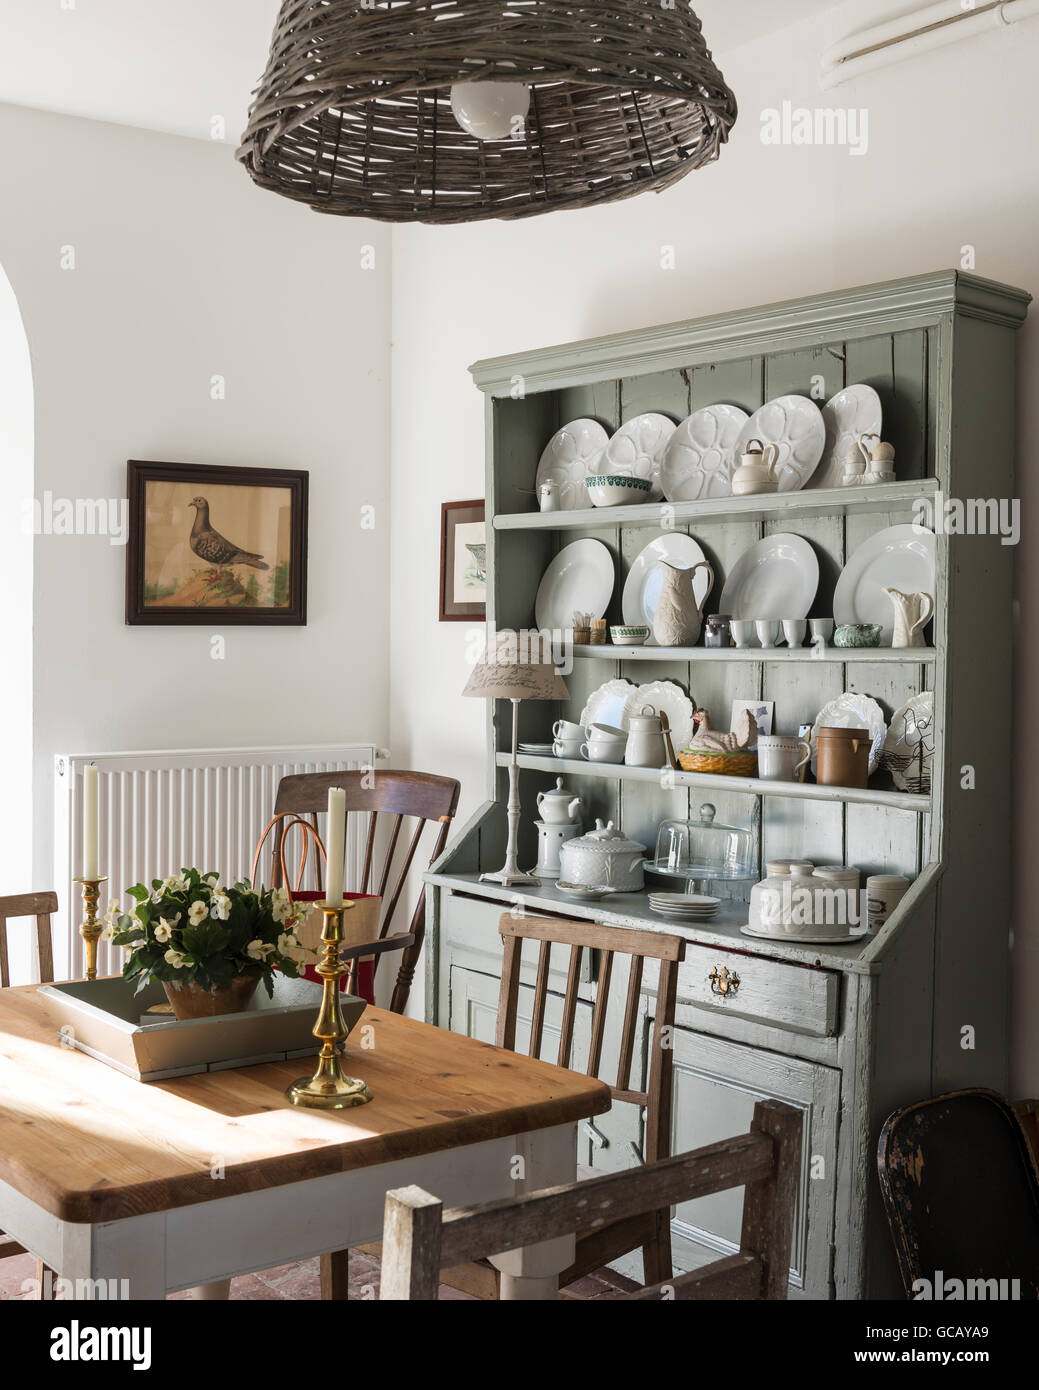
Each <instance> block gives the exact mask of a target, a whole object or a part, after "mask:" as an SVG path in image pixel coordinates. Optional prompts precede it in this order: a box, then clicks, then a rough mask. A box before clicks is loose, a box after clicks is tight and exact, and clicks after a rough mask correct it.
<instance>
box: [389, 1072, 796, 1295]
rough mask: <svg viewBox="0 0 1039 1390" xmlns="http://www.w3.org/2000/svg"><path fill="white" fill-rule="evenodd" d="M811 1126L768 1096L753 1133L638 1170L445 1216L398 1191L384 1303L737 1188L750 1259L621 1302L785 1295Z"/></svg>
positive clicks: (414, 1194)
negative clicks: (468, 1270)
mask: <svg viewBox="0 0 1039 1390" xmlns="http://www.w3.org/2000/svg"><path fill="white" fill-rule="evenodd" d="M802 1128H803V1119H802V1116H801V1114H800V1113H799V1112H798V1111H797V1110H795V1109H794V1108H793V1107H792V1106H789V1105H784V1104H783V1103H782V1102H780V1101H776V1100H765V1101H759V1102H758V1103H757V1104H756V1105H755V1107H754V1119H753V1122H752V1124H751V1129H750V1132H749V1133H748V1134H741V1135H738V1136H737V1137H736V1138H733V1139H725V1140H723V1141H722V1142H721V1143H718V1144H709V1145H707V1146H706V1147H705V1148H702V1149H697V1150H695V1151H694V1152H693V1153H687V1154H679V1155H678V1156H677V1157H674V1158H668V1159H663V1160H661V1161H660V1162H658V1163H652V1164H648V1165H647V1166H646V1167H643V1168H636V1169H635V1170H634V1171H632V1172H629V1173H610V1174H607V1175H606V1176H604V1177H597V1178H590V1179H588V1180H586V1181H584V1182H576V1183H568V1184H567V1185H566V1186H563V1187H553V1188H549V1189H547V1190H545V1191H543V1192H532V1193H529V1194H528V1195H526V1196H523V1197H519V1198H517V1199H515V1200H506V1201H501V1202H486V1203H484V1204H482V1205H481V1206H474V1207H462V1208H458V1209H456V1210H453V1211H446V1212H445V1211H444V1210H443V1206H442V1204H441V1203H440V1202H439V1201H438V1200H437V1199H436V1198H435V1197H431V1196H430V1195H429V1194H428V1193H427V1192H424V1191H423V1190H422V1189H421V1188H419V1187H406V1188H402V1189H400V1190H398V1191H394V1192H388V1193H387V1194H386V1208H385V1218H384V1224H383V1258H382V1288H381V1292H380V1298H381V1299H386V1300H424V1301H430V1300H435V1299H436V1296H437V1289H438V1286H439V1283H440V1271H441V1269H449V1268H451V1267H453V1266H456V1265H460V1264H463V1263H465V1262H466V1261H470V1260H475V1259H479V1258H484V1257H487V1256H493V1255H497V1254H501V1253H502V1252H504V1251H507V1250H515V1249H518V1248H519V1247H521V1246H528V1245H536V1244H540V1243H541V1242H543V1241H549V1240H554V1239H557V1238H559V1237H561V1236H567V1235H571V1234H573V1233H574V1232H576V1231H577V1230H578V1229H581V1228H586V1227H588V1225H589V1222H590V1221H591V1222H592V1224H593V1226H599V1225H609V1224H616V1223H618V1222H623V1221H627V1220H630V1219H631V1218H633V1217H638V1216H640V1215H642V1214H644V1213H646V1212H651V1211H655V1210H657V1209H659V1208H660V1207H661V1206H663V1207H669V1206H671V1205H672V1204H676V1203H679V1202H686V1201H692V1200H693V1199H694V1198H697V1197H705V1196H707V1195H709V1194H710V1193H714V1192H723V1191H725V1190H726V1189H728V1188H733V1187H746V1193H745V1195H744V1200H743V1229H742V1234H741V1237H740V1250H739V1254H737V1255H728V1256H726V1257H725V1258H724V1259H721V1260H716V1261H715V1262H714V1263H713V1264H710V1265H707V1266H705V1267H704V1268H701V1269H698V1270H696V1271H695V1272H693V1273H692V1274H683V1275H680V1276H679V1277H678V1278H674V1279H664V1280H662V1281H661V1282H659V1283H657V1284H654V1285H652V1286H649V1287H647V1288H643V1289H639V1290H638V1291H636V1292H635V1293H630V1294H622V1295H619V1297H620V1298H623V1299H633V1300H643V1301H646V1300H650V1299H671V1298H673V1299H712V1300H717V1299H737V1298H744V1299H783V1298H786V1295H787V1283H788V1278H789V1270H790V1247H791V1242H792V1240H793V1227H794V1203H795V1200H796V1195H797V1187H798V1179H799V1174H800V1170H801V1133H802ZM590 1213H594V1215H592V1216H590Z"/></svg>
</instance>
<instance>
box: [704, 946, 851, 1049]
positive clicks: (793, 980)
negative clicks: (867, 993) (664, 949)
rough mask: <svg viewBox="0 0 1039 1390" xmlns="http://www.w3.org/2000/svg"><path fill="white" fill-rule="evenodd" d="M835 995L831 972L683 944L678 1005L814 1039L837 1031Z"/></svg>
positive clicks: (835, 978) (837, 983)
mask: <svg viewBox="0 0 1039 1390" xmlns="http://www.w3.org/2000/svg"><path fill="white" fill-rule="evenodd" d="M839 991H840V975H839V974H837V973H836V972H835V971H832V970H813V969H812V968H811V967H810V966H804V965H784V964H783V963H782V962H781V961H775V960H767V959H766V958H764V957H763V956H751V955H739V954H737V953H736V952H734V951H726V950H724V949H721V950H720V949H717V948H715V947H713V946H698V945H696V944H694V943H692V942H689V943H688V944H687V945H686V949H685V962H684V964H683V965H681V966H680V967H679V974H678V998H679V1002H680V1003H682V1004H692V1005H695V1006H696V1007H698V1008H702V1009H710V1010H711V1011H712V1012H714V1013H727V1014H733V1015H735V1016H736V1017H738V1018H746V1019H752V1020H753V1021H754V1022H756V1023H766V1024H769V1025H770V1026H771V1027H773V1028H785V1029H787V1031H788V1032H791V1033H806V1034H808V1035H809V1036H811V1037H816V1038H826V1037H831V1036H832V1035H833V1034H834V1033H835V1032H836V1031H837V1017H838V1014H837V1010H838V1004H839Z"/></svg>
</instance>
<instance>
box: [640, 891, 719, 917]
mask: <svg viewBox="0 0 1039 1390" xmlns="http://www.w3.org/2000/svg"><path fill="white" fill-rule="evenodd" d="M649 905H650V907H651V908H652V909H653V911H654V912H659V913H660V915H661V916H662V917H674V918H676V919H677V920H681V921H683V922H706V921H707V920H708V918H711V917H714V916H716V915H717V913H718V908H719V906H720V905H721V899H720V898H709V897H707V896H706V895H705V894H703V893H657V892H652V893H650V895H649Z"/></svg>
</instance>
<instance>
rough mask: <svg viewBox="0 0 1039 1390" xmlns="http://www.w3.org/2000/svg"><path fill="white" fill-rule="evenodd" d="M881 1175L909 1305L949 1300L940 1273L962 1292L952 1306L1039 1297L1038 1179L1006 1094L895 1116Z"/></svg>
mask: <svg viewBox="0 0 1039 1390" xmlns="http://www.w3.org/2000/svg"><path fill="white" fill-rule="evenodd" d="M877 1168H878V1171H879V1176H880V1191H881V1194H882V1196H883V1199H884V1209H885V1211H886V1212H887V1218H888V1224H889V1226H890V1228H891V1237H892V1240H893V1241H894V1246H895V1253H896V1255H897V1257H898V1267H899V1272H900V1273H901V1275H902V1282H903V1283H904V1285H905V1289H906V1295H907V1297H909V1298H914V1297H916V1296H918V1295H919V1294H921V1293H924V1292H925V1291H926V1289H928V1288H929V1289H930V1294H931V1296H932V1297H934V1298H941V1297H943V1293H942V1292H941V1291H940V1290H936V1289H935V1287H934V1285H935V1283H936V1281H937V1279H938V1278H939V1271H940V1277H941V1279H942V1281H943V1284H944V1286H945V1287H946V1289H948V1288H949V1286H950V1284H951V1283H953V1282H955V1281H959V1283H960V1286H961V1287H960V1290H959V1292H958V1293H956V1294H952V1293H950V1292H945V1293H944V1297H946V1298H949V1297H953V1296H955V1297H957V1298H961V1299H962V1298H968V1299H969V1298H971V1297H972V1296H979V1297H981V1298H995V1297H1002V1298H1007V1297H1013V1298H1020V1299H1023V1300H1025V1301H1027V1300H1029V1299H1035V1298H1039V1175H1037V1170H1036V1164H1035V1160H1034V1158H1033V1156H1032V1151H1031V1149H1030V1148H1029V1144H1028V1140H1027V1138H1026V1137H1025V1132H1024V1130H1023V1129H1022V1127H1021V1123H1020V1120H1019V1118H1018V1117H1017V1116H1016V1115H1015V1114H1014V1111H1013V1110H1012V1109H1011V1107H1010V1106H1009V1105H1008V1104H1007V1102H1006V1101H1005V1100H1004V1099H1003V1097H1002V1096H1000V1095H998V1094H997V1093H996V1092H995V1091H988V1090H980V1089H978V1090H966V1091H953V1092H950V1093H949V1094H947V1095H942V1096H936V1097H934V1098H933V1099H932V1100H925V1101H921V1102H920V1103H919V1104H917V1105H909V1106H906V1107H905V1108H904V1109H901V1110H896V1111H895V1112H894V1114H892V1115H890V1116H889V1117H888V1119H887V1120H886V1121H885V1123H884V1127H883V1129H882V1130H881V1133H880V1141H879V1144H878V1146H877ZM1015 1280H1016V1281H1018V1285H1019V1287H1018V1291H1017V1292H1016V1293H1015V1292H1013V1288H1014V1281H1015ZM968 1283H973V1284H975V1286H979V1285H984V1286H985V1287H984V1290H983V1291H982V1292H981V1293H980V1294H977V1295H972V1294H971V1292H970V1291H968V1290H967V1287H966V1286H967V1284H968ZM993 1285H994V1286H995V1288H996V1290H997V1292H994V1293H993V1292H990V1291H989V1290H990V1288H991V1287H992V1286H993Z"/></svg>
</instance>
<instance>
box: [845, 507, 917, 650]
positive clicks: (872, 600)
mask: <svg viewBox="0 0 1039 1390" xmlns="http://www.w3.org/2000/svg"><path fill="white" fill-rule="evenodd" d="M934 575H935V538H934V532H933V531H927V530H925V529H924V528H923V527H921V526H915V525H914V524H913V523H912V522H906V523H905V524H903V525H902V526H889V527H887V529H886V530H884V531H878V532H877V533H876V535H873V536H870V538H869V539H868V540H865V541H863V542H862V544H861V545H860V546H859V548H858V549H857V550H856V551H855V552H854V554H853V555H852V557H851V559H850V560H849V561H848V563H847V564H846V565H845V566H844V571H843V573H842V574H841V577H840V579H838V580H837V587H836V589H835V590H834V591H833V617H834V621H835V622H837V623H879V624H880V626H881V627H882V628H883V629H884V630H883V632H882V633H881V635H880V645H881V646H882V647H890V646H891V638H892V635H893V633H894V630H895V623H894V617H895V614H894V609H893V608H892V607H891V600H890V598H888V596H887V594H886V593H885V592H884V590H885V589H901V591H902V593H903V594H930V595H931V597H932V598H934V588H935V584H934Z"/></svg>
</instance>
